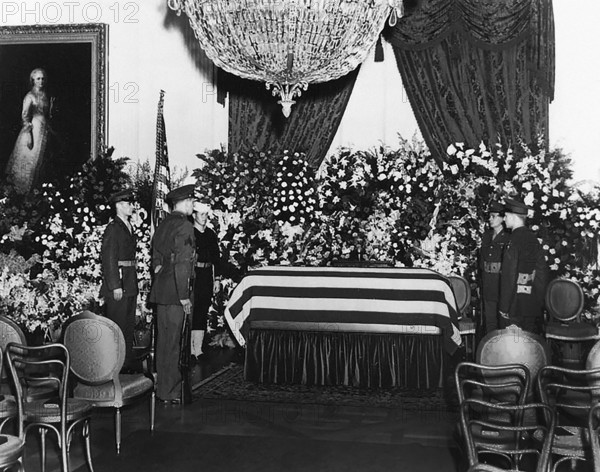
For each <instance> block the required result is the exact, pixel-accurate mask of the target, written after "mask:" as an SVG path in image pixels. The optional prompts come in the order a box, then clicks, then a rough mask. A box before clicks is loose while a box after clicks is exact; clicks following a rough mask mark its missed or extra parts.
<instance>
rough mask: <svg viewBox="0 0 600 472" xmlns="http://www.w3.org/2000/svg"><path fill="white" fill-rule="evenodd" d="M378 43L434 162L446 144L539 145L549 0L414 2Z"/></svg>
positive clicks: (549, 61)
mask: <svg viewBox="0 0 600 472" xmlns="http://www.w3.org/2000/svg"><path fill="white" fill-rule="evenodd" d="M386 38H387V39H388V41H390V43H391V44H392V46H393V48H394V53H395V56H396V62H397V64H398V69H399V71H400V74H401V75H402V79H403V81H404V86H405V89H406V92H407V96H408V98H409V100H410V103H411V106H412V108H413V112H414V114H415V116H416V119H417V122H418V124H419V127H420V129H421V132H422V134H423V137H424V139H425V142H426V143H427V145H428V147H429V149H430V151H431V153H432V155H433V157H434V158H436V159H437V160H438V161H440V160H443V158H444V156H445V153H446V149H447V147H448V145H449V144H451V143H454V142H464V143H466V144H467V145H469V146H476V145H477V144H478V143H479V142H481V141H483V142H485V143H486V144H488V145H492V144H494V143H500V144H502V145H504V146H515V145H516V144H518V142H519V141H520V140H522V141H523V142H524V143H525V144H527V145H530V146H533V147H534V148H535V146H536V144H537V142H538V138H539V137H541V138H543V139H544V140H545V143H546V146H547V142H548V140H547V136H548V108H549V103H550V101H551V100H552V99H553V94H554V18H553V12H552V1H551V0H502V1H498V0H422V1H420V2H418V8H416V9H415V10H414V11H412V12H409V13H408V14H407V15H406V16H405V17H403V18H402V19H401V20H399V21H398V23H397V24H396V26H395V27H394V28H391V29H390V30H389V31H387V32H386Z"/></svg>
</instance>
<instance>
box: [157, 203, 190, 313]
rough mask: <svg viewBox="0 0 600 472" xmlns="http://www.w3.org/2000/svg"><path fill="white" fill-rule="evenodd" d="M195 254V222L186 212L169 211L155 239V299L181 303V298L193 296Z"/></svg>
mask: <svg viewBox="0 0 600 472" xmlns="http://www.w3.org/2000/svg"><path fill="white" fill-rule="evenodd" d="M195 254H196V243H195V240H194V226H193V225H192V223H191V222H190V221H189V219H188V217H187V216H185V215H184V214H183V213H179V212H177V211H174V212H172V213H170V214H169V215H168V216H167V217H166V218H165V219H164V220H163V221H162V222H161V223H160V225H159V226H158V228H157V230H156V233H155V234H154V239H153V241H152V273H153V274H154V280H153V282H152V288H151V290H150V301H151V302H152V303H157V304H159V305H180V304H181V302H180V300H185V299H191V290H190V285H191V283H192V280H193V277H194V263H195ZM159 267H160V269H159V270H157V269H158V268H159Z"/></svg>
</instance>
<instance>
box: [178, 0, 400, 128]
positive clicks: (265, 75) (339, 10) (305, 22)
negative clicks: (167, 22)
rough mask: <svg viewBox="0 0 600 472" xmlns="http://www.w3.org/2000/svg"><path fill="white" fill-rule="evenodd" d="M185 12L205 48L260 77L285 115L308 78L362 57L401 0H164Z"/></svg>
mask: <svg viewBox="0 0 600 472" xmlns="http://www.w3.org/2000/svg"><path fill="white" fill-rule="evenodd" d="M168 5H169V7H170V8H171V9H173V10H175V11H176V12H177V14H181V12H182V11H184V12H185V13H186V14H187V16H188V17H189V20H190V24H191V25H192V28H193V29H194V32H195V34H196V37H197V38H198V41H199V42H200V45H201V46H202V48H203V49H204V51H205V52H206V55H207V56H208V57H209V58H210V59H211V60H212V61H213V62H214V63H215V64H216V65H217V66H219V67H221V68H222V69H224V70H226V71H227V72H230V73H232V74H235V75H238V76H240V77H243V78H245V79H252V80H258V81H261V82H265V83H266V86H267V89H268V90H272V93H273V96H279V97H280V98H281V99H280V100H279V101H278V102H277V103H279V104H280V105H281V107H282V110H283V114H284V115H285V116H286V117H288V116H289V115H290V111H291V107H292V105H293V104H294V103H296V102H295V101H294V98H295V97H299V96H300V95H301V94H302V91H304V90H306V89H307V88H308V84H312V83H319V82H327V81H330V80H334V79H337V78H339V77H341V76H343V75H346V74H348V73H349V72H350V71H352V70H354V69H355V68H356V67H357V66H358V65H359V64H361V63H362V62H363V61H364V60H365V59H366V57H367V54H368V53H369V50H370V49H371V48H372V46H373V45H374V44H375V41H376V40H377V37H378V35H379V33H380V32H381V30H382V29H383V27H384V25H385V21H386V20H387V19H388V18H389V19H390V23H391V24H392V25H393V24H394V23H395V22H396V19H397V18H398V17H399V16H401V15H402V0H168Z"/></svg>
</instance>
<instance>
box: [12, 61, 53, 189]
mask: <svg viewBox="0 0 600 472" xmlns="http://www.w3.org/2000/svg"><path fill="white" fill-rule="evenodd" d="M46 80H47V77H46V72H45V71H44V70H43V69H34V70H32V71H31V74H30V75H29V82H30V85H31V89H30V91H29V92H28V93H27V95H25V98H24V99H23V109H22V112H21V122H22V127H21V131H20V132H19V135H18V137H17V140H16V142H15V146H14V149H13V151H12V154H11V155H10V158H9V160H8V164H7V167H6V174H7V178H8V181H9V182H11V183H12V184H13V186H14V188H15V190H16V191H17V192H19V193H27V192H29V191H30V190H31V189H32V188H34V187H35V186H37V185H38V184H39V182H40V178H41V176H42V175H43V167H44V165H45V164H46V162H47V161H48V159H49V157H50V156H49V154H50V152H49V145H48V141H49V136H50V135H51V134H52V129H51V127H50V119H51V117H52V108H53V104H54V99H53V98H50V97H48V95H47V94H46Z"/></svg>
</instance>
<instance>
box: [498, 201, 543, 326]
mask: <svg viewBox="0 0 600 472" xmlns="http://www.w3.org/2000/svg"><path fill="white" fill-rule="evenodd" d="M504 211H505V217H504V220H505V223H506V227H507V228H508V229H510V230H512V233H511V235H510V238H509V241H508V244H507V245H506V248H505V250H504V257H503V258H502V273H501V275H500V299H499V301H498V310H499V314H500V327H501V328H505V327H507V326H510V325H517V326H518V327H520V328H522V329H524V330H525V331H529V332H532V333H538V334H540V333H541V331H542V309H543V305H544V295H545V291H546V285H547V282H548V264H547V263H546V257H545V255H544V251H543V249H542V247H541V245H540V243H539V241H538V239H537V237H536V235H535V233H534V232H533V231H531V230H530V229H529V228H527V226H525V222H526V219H527V211H528V207H527V205H525V204H524V203H522V202H520V201H518V200H514V199H507V200H506V204H505V210H504Z"/></svg>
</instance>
